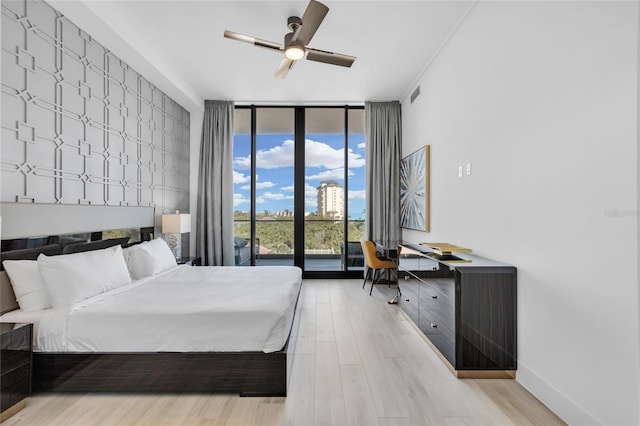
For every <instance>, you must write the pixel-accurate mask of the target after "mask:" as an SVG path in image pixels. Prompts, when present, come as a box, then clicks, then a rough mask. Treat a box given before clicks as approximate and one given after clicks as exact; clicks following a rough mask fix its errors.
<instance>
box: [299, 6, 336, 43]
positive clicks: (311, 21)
mask: <svg viewBox="0 0 640 426" xmlns="http://www.w3.org/2000/svg"><path fill="white" fill-rule="evenodd" d="M327 12H329V8H328V7H327V6H325V5H324V4H322V3H320V2H319V1H316V0H310V1H309V4H308V5H307V9H306V10H305V11H304V15H302V29H301V30H300V34H298V37H297V40H299V41H301V42H302V43H303V44H305V45H307V44H309V42H310V41H311V37H313V35H314V34H315V33H316V31H318V27H319V26H320V24H321V23H322V20H323V19H324V17H325V16H326V15H327Z"/></svg>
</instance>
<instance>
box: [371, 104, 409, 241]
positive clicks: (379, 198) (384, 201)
mask: <svg viewBox="0 0 640 426" xmlns="http://www.w3.org/2000/svg"><path fill="white" fill-rule="evenodd" d="M364 111H365V117H366V118H365V120H366V126H365V135H366V138H367V139H366V140H367V148H366V152H367V160H366V162H367V164H366V168H367V171H366V180H367V187H366V199H367V201H366V212H365V235H364V236H365V239H367V240H373V241H375V242H377V243H380V244H384V245H386V246H387V247H393V246H394V245H396V244H397V243H398V242H399V241H400V146H401V143H402V119H401V115H400V102H398V101H393V102H366V103H365V107H364Z"/></svg>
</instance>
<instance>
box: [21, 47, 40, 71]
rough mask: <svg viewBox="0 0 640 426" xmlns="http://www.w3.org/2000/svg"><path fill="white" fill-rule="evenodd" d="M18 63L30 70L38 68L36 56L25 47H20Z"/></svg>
mask: <svg viewBox="0 0 640 426" xmlns="http://www.w3.org/2000/svg"><path fill="white" fill-rule="evenodd" d="M18 65H19V66H21V67H22V68H24V69H26V70H28V71H32V72H33V71H35V70H36V58H34V57H33V55H30V54H29V52H27V51H26V50H24V49H18Z"/></svg>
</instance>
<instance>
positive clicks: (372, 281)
mask: <svg viewBox="0 0 640 426" xmlns="http://www.w3.org/2000/svg"><path fill="white" fill-rule="evenodd" d="M377 272H378V270H377V269H374V270H373V276H372V278H371V290H369V296H371V293H373V285H374V284H375V282H376V273H377Z"/></svg>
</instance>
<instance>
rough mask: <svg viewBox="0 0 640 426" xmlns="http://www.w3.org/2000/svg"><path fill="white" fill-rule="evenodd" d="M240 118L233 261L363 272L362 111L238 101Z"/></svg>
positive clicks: (236, 143)
mask: <svg viewBox="0 0 640 426" xmlns="http://www.w3.org/2000/svg"><path fill="white" fill-rule="evenodd" d="M235 123H236V126H235V130H236V134H235V139H234V205H235V213H234V217H235V223H234V227H235V235H236V238H235V250H236V264H238V265H276V264H278V265H293V264H295V265H297V266H300V267H302V268H303V269H304V271H305V272H310V271H315V273H314V274H313V275H314V276H317V275H318V273H319V274H320V275H335V274H336V273H342V272H348V271H352V270H355V271H358V270H360V271H361V270H362V267H363V261H362V252H361V251H360V243H359V242H360V240H361V239H362V235H363V234H362V232H363V228H364V182H365V176H364V173H365V172H364V153H365V150H364V144H365V140H364V134H363V128H364V110H363V109H362V108H354V107H322V108H321V107H237V108H236V117H235ZM307 275H308V274H307Z"/></svg>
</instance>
